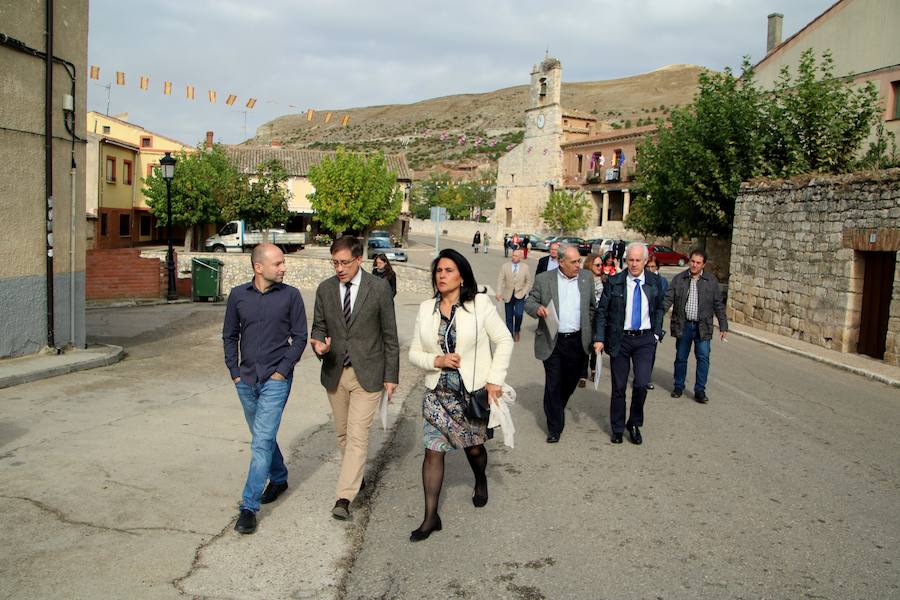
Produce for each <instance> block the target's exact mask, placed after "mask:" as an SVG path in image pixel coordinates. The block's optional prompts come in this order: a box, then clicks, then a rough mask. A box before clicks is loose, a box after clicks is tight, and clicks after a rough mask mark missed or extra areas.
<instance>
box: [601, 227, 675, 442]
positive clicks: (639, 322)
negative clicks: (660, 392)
mask: <svg viewBox="0 0 900 600" xmlns="http://www.w3.org/2000/svg"><path fill="white" fill-rule="evenodd" d="M648 254H649V253H648V251H647V247H646V246H645V245H643V244H641V243H640V242H632V243H630V244H628V248H627V249H626V250H625V256H626V257H627V261H628V269H627V270H625V271H622V272H621V273H619V274H618V275H615V276H613V277H610V278H609V281H608V282H606V284H604V285H603V295H602V296H601V297H600V304H599V306H598V307H597V318H596V320H595V321H594V349H595V350H596V351H597V352H598V353H599V352H602V351H604V350H605V351H606V353H607V354H609V371H610V376H611V379H612V392H611V393H610V400H609V421H610V431H611V432H612V435H611V440H612V443H613V444H621V443H622V434H623V432H624V431H625V430H626V429H627V430H628V437H629V438H630V439H631V442H632V443H633V444H640V443H642V442H643V437H642V436H641V429H640V428H641V427H643V426H644V401H645V400H646V399H647V384H648V383H649V382H650V369H651V368H652V365H653V355H654V354H656V345H657V344H658V343H659V340H661V339H662V336H663V331H662V320H663V301H664V299H663V297H662V296H661V295H660V291H659V289H660V288H659V281H658V280H659V275H657V274H656V273H651V272H650V271H649V270H647V269H645V268H644V267H645V265H646V264H647V259H648V258H649V256H648ZM632 368H634V381H633V382H632V384H631V409H630V412H629V413H628V420H626V419H625V393H626V391H627V387H628V376H629V374H630V372H631V369H632Z"/></svg>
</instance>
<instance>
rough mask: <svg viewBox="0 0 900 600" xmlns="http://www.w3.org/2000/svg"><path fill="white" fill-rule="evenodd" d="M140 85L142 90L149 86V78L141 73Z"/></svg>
mask: <svg viewBox="0 0 900 600" xmlns="http://www.w3.org/2000/svg"><path fill="white" fill-rule="evenodd" d="M140 86H141V89H142V90H146V89H149V88H150V78H149V77H145V76H144V75H141V84H140Z"/></svg>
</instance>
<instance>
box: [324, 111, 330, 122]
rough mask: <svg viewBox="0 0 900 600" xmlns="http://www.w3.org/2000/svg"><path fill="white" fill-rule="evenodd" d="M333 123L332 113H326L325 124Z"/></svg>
mask: <svg viewBox="0 0 900 600" xmlns="http://www.w3.org/2000/svg"><path fill="white" fill-rule="evenodd" d="M330 121H331V113H330V112H329V113H325V122H326V123H329V122H330Z"/></svg>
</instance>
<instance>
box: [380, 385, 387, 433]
mask: <svg viewBox="0 0 900 600" xmlns="http://www.w3.org/2000/svg"><path fill="white" fill-rule="evenodd" d="M387 409H388V393H387V390H385V391H384V393H383V394H381V404H379V405H378V412H379V414H380V415H381V428H382V429H387Z"/></svg>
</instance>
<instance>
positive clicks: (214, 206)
mask: <svg viewBox="0 0 900 600" xmlns="http://www.w3.org/2000/svg"><path fill="white" fill-rule="evenodd" d="M176 160H177V161H178V162H177V164H176V165H175V178H174V179H173V180H172V184H171V185H172V223H173V224H174V225H178V226H181V227H185V228H186V235H185V239H184V249H185V251H189V250H190V249H191V245H192V241H193V238H194V229H195V228H196V227H197V226H199V225H202V224H204V223H216V222H218V221H221V219H222V205H223V204H224V203H225V201H226V200H227V199H228V198H229V197H230V196H231V195H233V194H234V193H236V186H237V183H238V181H239V179H240V175H239V174H238V172H237V169H235V168H234V166H233V165H232V164H231V162H230V161H229V160H228V157H227V156H226V155H225V152H224V150H223V149H222V147H221V146H219V145H218V144H216V145H214V146H213V147H212V149H210V150H205V149H203V148H197V150H196V151H195V152H190V153H188V152H185V151H183V150H182V151H181V152H180V153H179V154H178V156H177V157H176ZM143 183H144V190H143V191H144V195H145V196H146V198H147V205H148V206H149V207H150V212H151V213H152V214H153V216H155V217H156V221H157V225H158V226H159V227H165V226H166V225H167V224H168V223H167V215H166V182H165V180H164V179H163V178H162V175H161V173H160V172H159V169H154V170H153V173H152V174H151V175H150V176H149V177H147V178H145V179H143Z"/></svg>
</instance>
